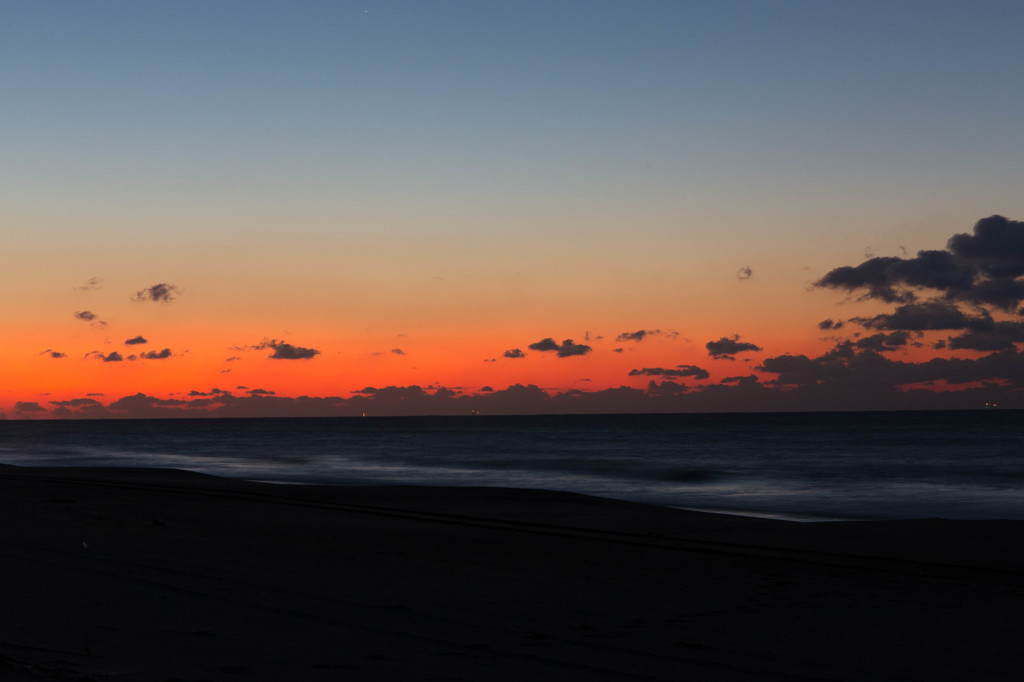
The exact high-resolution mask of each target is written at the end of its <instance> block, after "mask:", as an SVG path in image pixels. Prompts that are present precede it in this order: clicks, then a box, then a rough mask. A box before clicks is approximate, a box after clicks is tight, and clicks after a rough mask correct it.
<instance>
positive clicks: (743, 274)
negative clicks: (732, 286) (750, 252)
mask: <svg viewBox="0 0 1024 682" xmlns="http://www.w3.org/2000/svg"><path fill="white" fill-rule="evenodd" d="M753 276H754V271H753V270H752V269H751V268H750V266H749V265H744V266H743V267H742V268H740V269H739V270H737V271H736V279H738V280H740V281H741V282H742V281H743V280H745V279H750V278H751V277H753Z"/></svg>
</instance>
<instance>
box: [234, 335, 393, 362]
mask: <svg viewBox="0 0 1024 682" xmlns="http://www.w3.org/2000/svg"><path fill="white" fill-rule="evenodd" d="M267 348H272V349H273V350H274V352H273V353H271V354H270V356H269V357H270V359H272V360H309V359H311V358H313V357H314V356H316V355H320V351H318V350H316V349H315V348H304V347H302V346H293V345H292V344H290V343H285V342H284V341H277V340H276V339H269V340H268V339H264V340H263V341H261V342H260V343H258V344H257V345H255V346H248V347H238V348H237V350H250V349H251V350H265V349H267ZM376 355H380V353H376Z"/></svg>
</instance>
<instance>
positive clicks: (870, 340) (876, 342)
mask: <svg viewBox="0 0 1024 682" xmlns="http://www.w3.org/2000/svg"><path fill="white" fill-rule="evenodd" d="M909 337H910V335H909V334H908V333H907V332H905V331H898V332H891V333H889V334H883V333H878V334H872V335H871V336H865V337H864V338H862V339H857V340H856V341H854V342H853V345H855V346H856V347H857V348H865V349H868V350H874V351H879V352H882V351H887V350H896V349H897V348H902V347H904V346H906V345H907V342H908V341H909V340H910V339H909Z"/></svg>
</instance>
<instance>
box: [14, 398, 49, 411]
mask: <svg viewBox="0 0 1024 682" xmlns="http://www.w3.org/2000/svg"><path fill="white" fill-rule="evenodd" d="M14 411H15V412H16V413H17V414H22V415H24V414H39V413H42V412H46V408H45V407H43V406H42V405H40V404H39V403H36V402H23V401H21V400H19V401H18V402H16V403H14Z"/></svg>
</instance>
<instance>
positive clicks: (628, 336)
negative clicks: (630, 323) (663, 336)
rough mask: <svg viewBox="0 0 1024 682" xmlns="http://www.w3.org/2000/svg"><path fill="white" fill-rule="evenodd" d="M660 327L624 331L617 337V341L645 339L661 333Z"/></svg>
mask: <svg viewBox="0 0 1024 682" xmlns="http://www.w3.org/2000/svg"><path fill="white" fill-rule="evenodd" d="M660 333H661V330H660V329H638V330H637V331H635V332H623V333H621V334H619V335H618V336H616V337H615V341H617V342H618V343H622V342H623V341H638V342H639V341H643V340H644V339H645V338H646V337H648V336H654V335H656V334H660Z"/></svg>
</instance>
